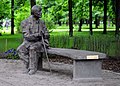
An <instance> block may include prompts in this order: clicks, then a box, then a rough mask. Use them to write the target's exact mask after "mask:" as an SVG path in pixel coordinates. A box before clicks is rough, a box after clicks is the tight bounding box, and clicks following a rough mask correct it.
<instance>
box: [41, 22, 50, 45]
mask: <svg viewBox="0 0 120 86" xmlns="http://www.w3.org/2000/svg"><path fill="white" fill-rule="evenodd" d="M42 33H43V38H44V43H45V45H46V47H49V38H50V34H49V32H48V30H47V27H46V25H45V23H44V22H43V32H42Z"/></svg>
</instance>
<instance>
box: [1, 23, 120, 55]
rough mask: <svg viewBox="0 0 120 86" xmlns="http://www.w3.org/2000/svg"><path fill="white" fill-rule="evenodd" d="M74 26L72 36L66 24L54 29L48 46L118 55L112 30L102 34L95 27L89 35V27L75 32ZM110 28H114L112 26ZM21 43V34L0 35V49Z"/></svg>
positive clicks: (118, 50)
mask: <svg viewBox="0 0 120 86" xmlns="http://www.w3.org/2000/svg"><path fill="white" fill-rule="evenodd" d="M84 27H85V26H84ZM75 28H76V29H75V30H74V32H73V37H69V32H68V26H66V25H64V26H59V27H58V29H54V30H53V32H51V33H50V46H51V47H58V48H75V49H80V50H91V51H98V52H103V53H106V54H107V55H109V56H116V55H117V54H118V55H120V54H119V52H120V49H119V47H120V39H119V40H116V38H115V32H114V31H108V32H107V34H103V32H102V31H101V30H100V29H97V30H96V31H93V35H92V36H91V35H90V33H89V29H86V28H87V27H86V28H83V29H82V31H83V32H77V26H76V27H75ZM111 28H112V29H114V27H111ZM111 28H110V29H111ZM102 30H103V29H102ZM107 30H108V29H107ZM21 43H22V34H15V35H10V34H3V36H0V51H2V52H5V51H6V50H8V49H11V48H14V49H16V48H17V47H18V46H19V45H20V44H21ZM116 52H118V53H116Z"/></svg>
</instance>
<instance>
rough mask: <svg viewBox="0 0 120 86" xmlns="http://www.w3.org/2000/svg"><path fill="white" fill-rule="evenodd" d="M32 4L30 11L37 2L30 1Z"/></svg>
mask: <svg viewBox="0 0 120 86" xmlns="http://www.w3.org/2000/svg"><path fill="white" fill-rule="evenodd" d="M30 4H31V8H30V9H32V7H33V6H34V5H36V0H30Z"/></svg>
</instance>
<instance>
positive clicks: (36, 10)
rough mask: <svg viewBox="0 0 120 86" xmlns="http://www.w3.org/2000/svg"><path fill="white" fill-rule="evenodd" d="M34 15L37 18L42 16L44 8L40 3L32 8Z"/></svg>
mask: <svg viewBox="0 0 120 86" xmlns="http://www.w3.org/2000/svg"><path fill="white" fill-rule="evenodd" d="M31 13H32V15H33V16H34V17H35V18H40V17H41V16H42V8H41V6H39V5H34V6H33V7H32V10H31Z"/></svg>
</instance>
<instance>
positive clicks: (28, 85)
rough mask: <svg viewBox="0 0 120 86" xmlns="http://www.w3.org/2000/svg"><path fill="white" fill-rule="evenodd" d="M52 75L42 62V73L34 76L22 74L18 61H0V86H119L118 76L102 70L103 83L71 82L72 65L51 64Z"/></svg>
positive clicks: (20, 63)
mask: <svg viewBox="0 0 120 86" xmlns="http://www.w3.org/2000/svg"><path fill="white" fill-rule="evenodd" d="M51 67H52V73H50V72H49V71H48V70H47V69H48V65H47V63H46V62H44V68H45V69H46V70H44V71H38V72H37V73H36V74H35V75H28V74H23V73H22V71H23V70H24V67H23V63H22V62H21V61H20V60H7V59H0V86H120V74H119V73H115V72H111V71H107V70H103V73H102V75H103V82H88V83H84V82H83V83H81V82H79V81H73V80H72V79H71V78H72V76H71V75H72V67H73V66H72V65H70V64H63V63H58V62H54V63H51Z"/></svg>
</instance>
